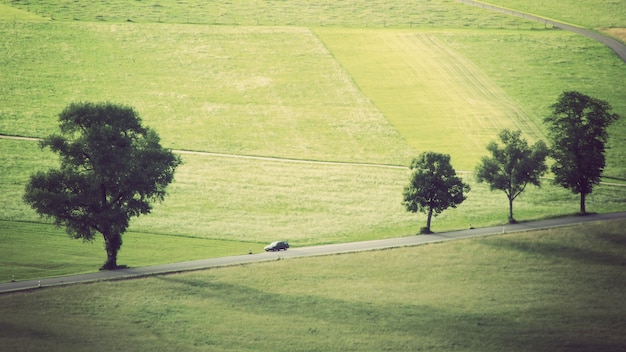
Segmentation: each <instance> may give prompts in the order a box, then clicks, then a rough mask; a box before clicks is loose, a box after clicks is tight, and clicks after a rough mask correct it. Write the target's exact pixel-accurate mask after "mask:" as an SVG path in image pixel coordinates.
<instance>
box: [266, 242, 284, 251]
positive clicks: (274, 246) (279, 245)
mask: <svg viewBox="0 0 626 352" xmlns="http://www.w3.org/2000/svg"><path fill="white" fill-rule="evenodd" d="M287 248H289V243H287V242H286V241H276V242H272V243H270V244H269V245H267V246H265V251H266V252H269V251H272V252H276V251H280V250H283V251H286V250H287Z"/></svg>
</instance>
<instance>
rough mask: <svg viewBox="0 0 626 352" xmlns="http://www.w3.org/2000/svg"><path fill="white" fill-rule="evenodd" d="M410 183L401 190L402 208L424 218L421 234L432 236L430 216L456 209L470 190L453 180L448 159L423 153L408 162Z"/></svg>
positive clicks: (454, 178)
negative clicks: (424, 224) (424, 223)
mask: <svg viewBox="0 0 626 352" xmlns="http://www.w3.org/2000/svg"><path fill="white" fill-rule="evenodd" d="M410 168H411V170H413V173H412V174H411V178H410V182H409V184H408V185H407V186H405V187H404V192H403V196H404V200H403V202H402V204H404V206H405V207H406V209H407V211H410V212H412V213H416V212H418V211H419V212H421V213H424V214H427V216H428V218H427V221H426V227H424V228H422V230H421V233H432V231H431V230H430V224H431V219H432V216H433V215H435V216H437V215H439V214H440V213H441V212H443V211H444V210H446V209H448V208H449V207H452V208H456V206H457V205H458V204H461V203H462V202H463V201H464V200H465V199H466V196H465V195H464V193H467V192H469V190H470V186H469V185H468V184H465V183H463V181H462V180H461V179H460V178H459V177H457V176H456V172H455V171H454V169H453V168H452V165H451V164H450V155H448V154H440V153H435V152H424V153H422V154H421V155H420V156H419V157H418V158H415V159H413V160H412V161H411V166H410Z"/></svg>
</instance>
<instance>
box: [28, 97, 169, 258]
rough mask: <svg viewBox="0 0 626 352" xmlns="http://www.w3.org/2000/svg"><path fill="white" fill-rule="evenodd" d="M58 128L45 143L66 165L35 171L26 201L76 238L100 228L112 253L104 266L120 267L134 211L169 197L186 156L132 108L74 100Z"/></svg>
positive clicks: (144, 210)
mask: <svg viewBox="0 0 626 352" xmlns="http://www.w3.org/2000/svg"><path fill="white" fill-rule="evenodd" d="M59 127H60V130H61V134H60V135H59V134H56V135H50V136H48V137H46V138H45V139H43V140H42V141H41V142H40V146H41V147H42V148H46V147H48V148H50V149H51V150H52V151H53V152H54V153H56V154H58V155H59V157H60V167H59V168H58V169H51V170H48V171H45V172H44V171H38V172H35V173H34V174H32V175H31V177H30V180H29V182H28V184H27V185H26V189H25V193H24V201H25V202H26V203H27V204H29V205H30V206H31V207H32V208H33V209H34V210H35V211H36V212H37V213H38V214H39V215H41V216H44V217H48V218H51V219H53V220H54V223H55V224H56V225H57V226H63V227H65V229H66V232H67V233H68V235H70V237H72V238H75V239H83V240H88V241H90V240H93V239H94V237H95V236H96V234H97V233H100V234H101V235H102V236H103V238H104V243H105V249H106V253H107V260H106V262H105V263H104V265H103V266H102V268H101V269H105V270H112V269H117V253H118V251H119V250H120V248H121V246H122V234H123V233H124V232H126V230H127V228H128V226H129V221H130V219H131V217H134V216H139V215H142V214H149V213H150V211H151V210H152V204H153V203H154V202H157V201H163V199H164V198H165V195H166V187H167V185H169V184H170V183H171V182H172V181H173V179H174V171H175V170H176V167H177V166H178V165H179V164H180V163H181V159H180V157H179V156H177V155H175V154H174V153H172V152H171V150H169V149H164V148H163V147H161V144H160V140H159V136H158V135H157V133H156V132H155V131H153V130H151V129H150V128H145V127H143V126H142V125H141V119H140V117H139V115H138V114H137V113H136V112H135V111H134V110H133V109H132V108H130V107H126V106H120V105H115V104H111V103H97V104H94V103H73V104H70V105H69V106H68V107H66V108H65V109H64V110H63V111H62V112H61V114H60V115H59Z"/></svg>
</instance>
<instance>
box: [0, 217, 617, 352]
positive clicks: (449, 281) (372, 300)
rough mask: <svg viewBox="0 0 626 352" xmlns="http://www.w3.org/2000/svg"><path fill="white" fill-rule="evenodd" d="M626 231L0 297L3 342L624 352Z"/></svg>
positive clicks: (24, 346)
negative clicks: (625, 249) (625, 247)
mask: <svg viewBox="0 0 626 352" xmlns="http://www.w3.org/2000/svg"><path fill="white" fill-rule="evenodd" d="M625 226H626V222H625V221H624V220H619V221H612V222H603V223H594V224H585V225H580V226H573V227H566V228H558V229H552V230H546V231H534V232H527V233H518V234H505V235H496V236H490V237H485V238H480V239H470V240H461V241H455V242H448V243H440V244H432V245H425V246H418V247H410V248H402V249H393V250H385V251H376V252H364V253H358V254H350V255H336V256H325V257H317V258H306V259H289V260H281V261H275V262H270V263H264V264H255V265H247V266H240V267H230V268H222V269H214V270H208V271H200V272H194V273H187V274H175V275H165V276H156V277H151V278H144V279H137V280H128V281H115V282H101V283H93V284H85V285H74V286H68V287H58V288H46V289H42V290H35V291H31V292H23V293H15V294H10V295H0V327H2V329H0V344H1V345H2V346H3V348H4V349H6V350H51V351H83V350H85V349H89V350H90V351H110V350H133V351H154V350H160V351H181V350H185V351H204V350H211V351H233V350H236V351H385V350H389V351H416V350H423V351H454V350H459V351H481V352H482V351H622V350H624V348H626V340H624V335H625V334H626V320H625V319H624V316H626V305H624V301H623V293H624V290H625V289H626V286H625V285H626V276H625V273H624V270H623V267H624V264H626V255H625V253H626V252H625V251H624V246H625V245H626V234H625V233H624V231H623V229H624V227H625ZM78 327H81V328H78Z"/></svg>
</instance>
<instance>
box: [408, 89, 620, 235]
mask: <svg viewBox="0 0 626 352" xmlns="http://www.w3.org/2000/svg"><path fill="white" fill-rule="evenodd" d="M551 108H552V113H551V114H550V116H548V117H546V118H545V119H544V123H546V124H547V128H548V138H549V139H550V142H551V146H550V148H548V146H547V145H546V143H545V142H543V141H538V142H536V143H535V144H533V145H532V146H529V145H528V142H527V141H526V140H525V139H524V138H522V136H521V134H522V133H521V131H509V130H506V129H505V130H503V131H501V132H500V134H499V140H500V141H499V142H500V143H498V142H495V141H494V142H491V143H489V144H488V145H487V150H488V151H489V154H490V155H489V156H485V157H483V158H482V159H481V160H480V163H479V164H478V166H477V167H476V170H475V176H476V180H477V181H478V182H486V183H488V184H489V187H490V189H491V190H492V191H494V190H499V191H503V192H504V193H505V195H506V197H507V199H508V204H509V222H510V223H514V222H515V218H514V217H513V201H514V200H515V199H516V198H517V197H518V196H519V195H520V194H521V193H522V192H524V190H525V189H526V186H527V185H529V184H532V185H535V186H539V185H540V184H541V177H542V176H543V175H544V174H545V173H546V172H547V171H548V166H547V165H546V159H547V158H548V157H551V158H552V159H553V161H554V162H553V163H552V166H551V167H550V170H551V171H552V173H553V174H554V183H555V184H558V185H560V186H562V187H564V188H567V189H569V190H571V191H572V192H573V193H574V194H579V195H580V213H581V214H585V213H586V206H585V200H586V197H587V195H589V194H591V192H592V191H593V187H594V186H595V185H597V184H599V183H600V178H601V175H602V171H603V170H604V166H605V157H604V152H605V145H606V142H607V139H608V132H607V128H608V126H609V125H610V124H611V123H612V122H614V121H616V120H617V119H618V118H619V116H618V115H617V114H613V113H611V112H610V111H611V106H610V105H609V104H608V103H607V102H605V101H602V100H598V99H595V98H592V97H589V96H587V95H584V94H582V93H579V92H575V91H570V92H564V93H563V94H561V95H560V96H559V98H558V100H557V102H556V104H554V105H552V107H551ZM410 168H411V170H413V172H412V174H411V178H410V182H409V184H408V185H407V186H406V187H405V188H404V192H403V198H404V200H403V204H404V206H405V207H406V209H407V211H410V212H413V213H415V212H418V211H419V212H422V213H425V214H426V215H427V221H426V227H423V228H422V229H421V231H420V232H421V233H431V229H430V224H431V220H432V216H433V215H434V216H437V215H438V214H440V213H441V212H442V211H444V210H445V209H447V208H456V206H457V205H459V204H461V203H462V202H463V201H464V200H465V199H466V198H467V197H466V193H468V192H469V191H470V187H469V185H468V184H466V183H463V181H462V180H461V179H460V178H459V177H458V176H457V175H456V172H455V170H454V169H453V168H452V165H451V164H450V156H449V155H447V154H440V153H435V152H425V153H422V154H421V155H420V156H419V157H418V158H416V159H413V161H412V162H411V165H410Z"/></svg>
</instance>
